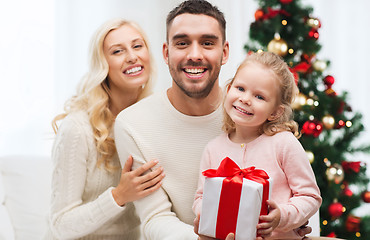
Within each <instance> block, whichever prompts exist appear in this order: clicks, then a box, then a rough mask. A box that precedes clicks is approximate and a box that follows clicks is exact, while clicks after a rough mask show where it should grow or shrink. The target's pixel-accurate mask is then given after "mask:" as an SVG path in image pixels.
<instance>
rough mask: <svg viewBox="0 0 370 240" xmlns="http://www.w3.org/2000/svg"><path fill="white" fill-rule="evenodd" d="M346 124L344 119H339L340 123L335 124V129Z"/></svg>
mask: <svg viewBox="0 0 370 240" xmlns="http://www.w3.org/2000/svg"><path fill="white" fill-rule="evenodd" d="M345 125H346V123H345V122H344V121H343V120H339V121H338V124H337V125H335V127H334V128H335V129H340V128H342V127H344V126H345Z"/></svg>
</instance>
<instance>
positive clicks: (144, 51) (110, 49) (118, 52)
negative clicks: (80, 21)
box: [103, 25, 150, 92]
mask: <svg viewBox="0 0 370 240" xmlns="http://www.w3.org/2000/svg"><path fill="white" fill-rule="evenodd" d="M103 51H104V55H105V58H106V60H107V62H108V65H109V72H108V81H109V87H110V89H111V91H112V92H114V91H119V92H126V91H133V90H138V89H139V87H141V86H142V85H144V84H145V83H146V82H147V81H148V80H149V77H150V57H149V51H148V48H147V46H146V44H145V42H144V39H143V37H142V36H141V34H140V33H139V32H138V31H137V30H136V29H135V28H134V27H131V26H130V25H124V26H121V27H119V28H117V29H114V30H112V31H110V32H109V33H108V34H107V36H106V37H105V39H104V43H103Z"/></svg>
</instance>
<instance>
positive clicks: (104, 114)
mask: <svg viewBox="0 0 370 240" xmlns="http://www.w3.org/2000/svg"><path fill="white" fill-rule="evenodd" d="M122 26H131V27H133V28H134V29H136V30H137V31H138V32H139V33H140V34H141V36H142V37H143V40H144V42H145V45H146V47H147V49H148V51H149V55H150V70H149V71H150V74H149V76H151V77H150V79H149V80H148V82H147V83H146V84H145V86H143V89H142V91H141V93H140V95H139V98H138V100H140V99H142V98H144V97H146V96H148V95H150V94H151V92H152V85H153V80H152V76H153V75H154V66H153V63H154V62H153V59H152V54H151V53H150V48H149V42H148V40H147V37H146V36H145V34H144V31H143V30H142V29H141V28H140V27H139V26H138V25H137V24H135V23H134V22H131V21H127V20H124V19H121V18H119V19H112V20H109V21H107V22H105V23H104V24H103V25H102V26H101V27H100V28H98V29H97V30H96V32H95V34H94V35H93V37H92V38H91V42H90V47H89V70H88V72H87V73H86V74H85V76H84V77H83V78H82V79H81V82H80V83H79V85H78V88H77V93H76V95H74V96H73V97H71V98H70V99H69V100H67V101H66V103H65V105H64V111H65V112H64V113H62V114H59V115H57V116H56V117H55V118H54V119H53V121H52V127H53V130H54V132H55V133H57V131H58V126H57V121H59V120H61V119H63V118H65V117H66V116H67V115H68V114H70V113H71V112H75V111H79V110H84V111H87V113H88V116H89V120H90V124H91V126H92V129H93V135H94V138H95V142H96V148H97V151H98V162H97V165H98V166H100V165H101V164H103V163H104V167H105V169H107V170H113V169H114V167H113V165H112V164H110V161H111V159H112V157H113V156H114V155H115V154H116V146H115V142H114V139H113V138H112V137H111V132H112V128H113V123H114V118H115V117H114V116H113V114H112V112H111V111H110V109H109V105H110V89H109V85H108V79H107V77H108V71H109V65H108V63H107V60H106V58H105V56H104V51H103V44H104V40H105V37H106V36H107V35H108V33H110V32H111V31H112V30H115V29H118V28H120V27H122Z"/></svg>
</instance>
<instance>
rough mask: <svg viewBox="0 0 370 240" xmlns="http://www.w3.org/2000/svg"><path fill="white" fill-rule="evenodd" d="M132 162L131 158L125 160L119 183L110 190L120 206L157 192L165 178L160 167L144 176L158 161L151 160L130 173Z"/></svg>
mask: <svg viewBox="0 0 370 240" xmlns="http://www.w3.org/2000/svg"><path fill="white" fill-rule="evenodd" d="M133 161H134V160H133V158H132V156H130V157H129V158H128V159H127V161H126V163H125V166H124V167H123V169H122V172H121V179H120V182H119V184H118V186H117V187H116V188H114V189H113V190H112V195H113V198H114V200H115V201H116V202H117V204H118V205H120V206H123V205H125V204H126V203H128V202H133V201H135V200H138V199H141V198H143V197H146V196H148V195H149V194H151V193H153V192H154V191H156V190H158V189H159V188H160V187H161V185H162V179H163V178H164V176H165V174H164V172H163V168H162V167H159V168H157V169H155V170H153V171H151V172H148V173H146V174H144V173H145V172H146V171H148V170H150V169H151V168H152V167H154V166H155V165H156V164H157V163H158V160H151V161H150V162H147V163H145V164H143V165H142V166H141V167H139V168H137V169H135V170H133V171H131V167H132V164H133Z"/></svg>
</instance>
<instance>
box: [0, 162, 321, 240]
mask: <svg viewBox="0 0 370 240" xmlns="http://www.w3.org/2000/svg"><path fill="white" fill-rule="evenodd" d="M51 174H52V162H51V159H50V157H49V156H37V155H29V156H28V155H14V156H3V157H0V240H39V239H42V237H43V236H44V233H45V231H46V230H47V224H48V223H47V216H48V210H49V206H50V191H51V189H50V186H51ZM309 225H310V226H311V227H312V228H313V231H312V233H311V234H310V235H311V236H319V235H320V231H319V216H318V214H316V215H314V216H313V217H312V218H311V219H310V223H309Z"/></svg>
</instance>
